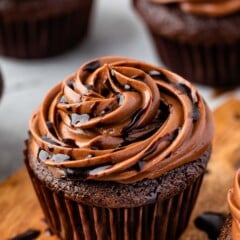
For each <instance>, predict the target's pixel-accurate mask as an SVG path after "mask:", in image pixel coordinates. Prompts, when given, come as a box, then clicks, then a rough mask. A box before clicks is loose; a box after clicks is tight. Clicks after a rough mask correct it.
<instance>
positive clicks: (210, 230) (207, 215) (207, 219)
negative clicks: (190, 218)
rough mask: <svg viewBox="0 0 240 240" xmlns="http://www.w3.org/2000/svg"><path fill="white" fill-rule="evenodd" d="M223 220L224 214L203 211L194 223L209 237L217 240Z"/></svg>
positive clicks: (224, 218)
mask: <svg viewBox="0 0 240 240" xmlns="http://www.w3.org/2000/svg"><path fill="white" fill-rule="evenodd" d="M225 220H226V215H225V214H222V213H215V212H204V213H202V214H201V215H200V216H198V217H197V218H196V219H195V220H194V224H195V226H196V227H197V228H198V229H200V230H202V231H204V232H206V233H207V235H208V237H209V239H211V240H217V238H218V236H219V234H220V230H221V228H222V226H223V224H224V222H225Z"/></svg>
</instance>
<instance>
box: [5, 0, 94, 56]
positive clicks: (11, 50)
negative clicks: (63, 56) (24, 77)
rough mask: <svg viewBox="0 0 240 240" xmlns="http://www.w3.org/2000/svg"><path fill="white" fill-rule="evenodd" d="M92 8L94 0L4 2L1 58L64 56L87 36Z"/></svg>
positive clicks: (9, 0)
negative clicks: (2, 56) (61, 54)
mask: <svg viewBox="0 0 240 240" xmlns="http://www.w3.org/2000/svg"><path fill="white" fill-rule="evenodd" d="M92 5H93V1H92V0H89V1H84V0H58V1H51V0H31V1H30V0H2V1H1V2H0V55H4V56H8V57H14V58H45V57H50V56H54V55H57V54H60V53H63V52H64V51H66V50H68V49H70V48H72V47H74V46H75V45H77V44H78V43H79V42H80V41H81V40H82V39H83V38H84V37H85V36H86V35H87V33H88V28H89V22H90V15H91V10H92Z"/></svg>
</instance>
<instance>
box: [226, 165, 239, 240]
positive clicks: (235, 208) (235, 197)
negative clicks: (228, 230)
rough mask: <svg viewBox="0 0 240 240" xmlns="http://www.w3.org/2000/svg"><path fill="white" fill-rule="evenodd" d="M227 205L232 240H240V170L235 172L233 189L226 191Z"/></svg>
mask: <svg viewBox="0 0 240 240" xmlns="http://www.w3.org/2000/svg"><path fill="white" fill-rule="evenodd" d="M228 204H229V208H230V211H231V214H232V218H233V221H232V238H233V240H238V239H240V169H239V170H238V171H237V173H236V175H235V178H234V181H233V187H232V188H231V189H230V190H229V191H228Z"/></svg>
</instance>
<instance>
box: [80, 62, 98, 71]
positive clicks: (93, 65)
mask: <svg viewBox="0 0 240 240" xmlns="http://www.w3.org/2000/svg"><path fill="white" fill-rule="evenodd" d="M99 67H101V64H100V62H99V61H92V62H90V63H88V64H87V65H86V66H85V67H84V68H83V70H84V71H87V72H89V73H93V72H94V71H95V70H96V69H98V68H99Z"/></svg>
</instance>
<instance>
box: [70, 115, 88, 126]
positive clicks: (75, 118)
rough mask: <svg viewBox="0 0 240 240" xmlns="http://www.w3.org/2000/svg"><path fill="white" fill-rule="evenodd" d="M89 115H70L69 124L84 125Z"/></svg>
mask: <svg viewBox="0 0 240 240" xmlns="http://www.w3.org/2000/svg"><path fill="white" fill-rule="evenodd" d="M89 119H90V115H88V114H77V113H72V114H71V123H72V125H76V124H78V123H86V122H87V121H89Z"/></svg>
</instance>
